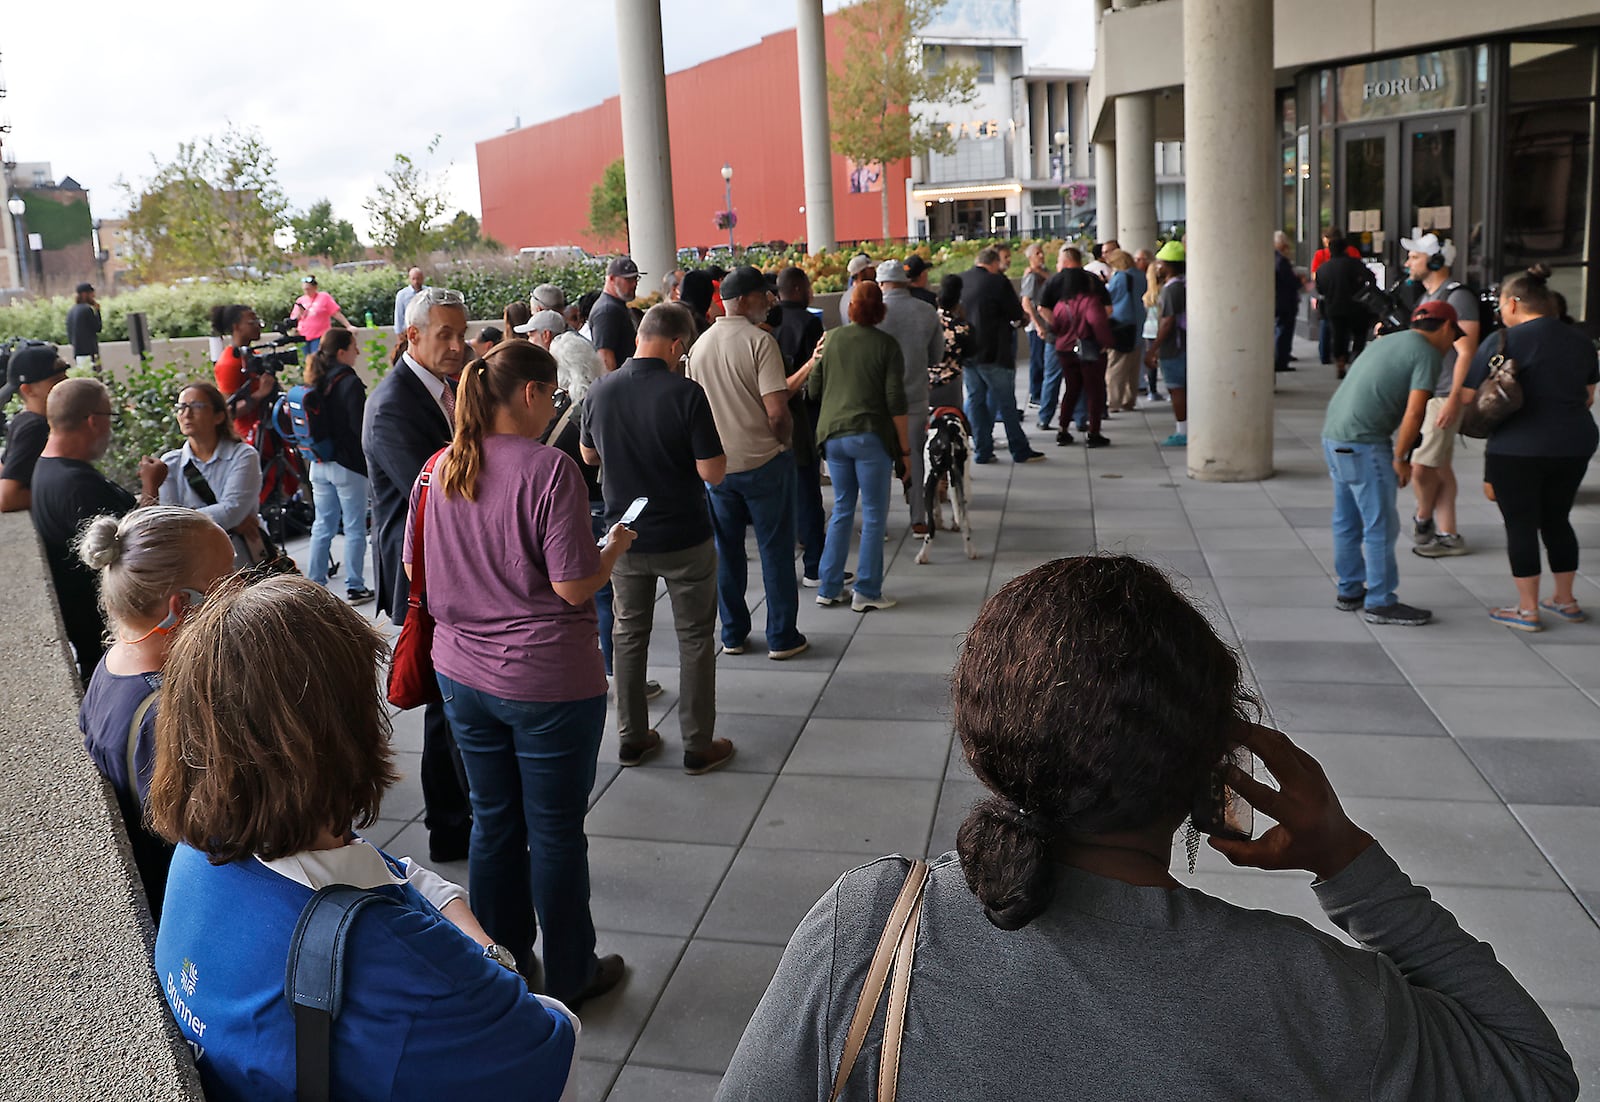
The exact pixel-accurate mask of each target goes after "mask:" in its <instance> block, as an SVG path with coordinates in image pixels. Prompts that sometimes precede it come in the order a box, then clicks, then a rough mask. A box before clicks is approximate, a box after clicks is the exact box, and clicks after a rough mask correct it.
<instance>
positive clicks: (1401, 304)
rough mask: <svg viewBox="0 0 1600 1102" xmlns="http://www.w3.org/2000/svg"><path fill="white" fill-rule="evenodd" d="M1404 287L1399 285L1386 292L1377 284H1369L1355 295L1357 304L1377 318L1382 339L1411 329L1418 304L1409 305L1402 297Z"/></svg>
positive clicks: (1379, 334) (1401, 284) (1402, 284)
mask: <svg viewBox="0 0 1600 1102" xmlns="http://www.w3.org/2000/svg"><path fill="white" fill-rule="evenodd" d="M1404 286H1405V284H1404V283H1399V284H1396V285H1395V286H1394V287H1393V288H1391V289H1389V290H1387V291H1385V290H1384V289H1383V288H1382V287H1379V286H1378V285H1377V284H1376V283H1369V284H1367V285H1366V286H1364V287H1362V288H1361V290H1359V291H1357V292H1356V294H1355V300H1356V302H1357V303H1358V304H1359V305H1360V306H1361V307H1362V308H1363V309H1365V310H1366V311H1367V312H1368V313H1369V314H1373V315H1375V316H1376V317H1377V319H1378V336H1380V337H1386V336H1388V335H1389V334H1390V333H1398V332H1399V331H1400V330H1402V329H1410V328H1411V311H1412V309H1413V307H1415V305H1416V303H1415V302H1412V303H1407V302H1406V300H1405V298H1403V297H1402V296H1401V295H1400V293H1399V292H1400V289H1401V288H1403V287H1404Z"/></svg>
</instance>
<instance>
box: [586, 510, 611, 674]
mask: <svg viewBox="0 0 1600 1102" xmlns="http://www.w3.org/2000/svg"><path fill="white" fill-rule="evenodd" d="M589 530H590V531H592V532H593V533H594V538H595V539H597V540H603V539H605V538H606V533H607V532H609V531H610V530H611V529H610V526H609V525H607V524H606V506H605V502H603V501H591V502H589ZM594 611H595V616H596V617H597V618H598V619H599V621H600V625H599V626H600V656H601V657H602V658H604V659H605V660H606V676H607V677H610V676H611V624H612V621H613V620H614V619H615V617H614V616H613V615H612V612H611V583H610V582H609V581H608V582H606V584H605V585H603V586H601V587H600V588H599V589H598V590H596V591H595V595H594Z"/></svg>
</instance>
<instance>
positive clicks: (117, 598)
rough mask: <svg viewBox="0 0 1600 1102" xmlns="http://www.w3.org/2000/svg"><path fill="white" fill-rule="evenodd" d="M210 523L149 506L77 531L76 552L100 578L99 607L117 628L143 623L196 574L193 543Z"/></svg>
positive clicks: (173, 508)
mask: <svg viewBox="0 0 1600 1102" xmlns="http://www.w3.org/2000/svg"><path fill="white" fill-rule="evenodd" d="M215 527H216V524H215V522H213V521H212V520H211V518H210V517H207V516H203V515H202V514H200V513H197V512H195V511H194V510H193V509H184V508H181V507H179V506H177V505H152V506H149V507H148V508H145V509H135V510H133V511H132V512H131V513H128V514H127V515H125V516H123V517H122V518H121V519H120V520H119V519H118V518H116V517H111V516H103V517H95V518H94V519H93V520H91V521H88V522H87V523H86V524H85V525H84V526H83V528H82V529H80V530H79V533H78V539H77V543H76V545H75V550H76V551H77V555H78V558H79V559H80V560H81V561H82V562H83V564H84V565H85V566H87V567H89V568H90V569H91V570H94V571H95V572H96V573H98V574H99V575H100V607H101V608H102V609H103V610H104V611H105V614H106V618H107V619H108V620H113V621H115V622H117V623H120V624H130V625H131V624H135V623H140V622H142V621H145V620H148V619H150V618H151V617H153V616H155V615H156V614H157V613H158V612H160V611H161V606H162V605H164V604H165V603H166V600H167V598H168V597H169V596H170V595H171V594H172V593H173V591H174V590H177V589H180V588H182V586H183V584H184V583H185V582H186V581H188V580H189V578H190V576H191V574H192V573H193V571H194V569H195V545H196V541H197V540H198V539H199V537H200V536H201V535H203V534H204V533H205V532H206V531H208V530H210V529H212V528H215Z"/></svg>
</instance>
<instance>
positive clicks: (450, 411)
mask: <svg viewBox="0 0 1600 1102" xmlns="http://www.w3.org/2000/svg"><path fill="white" fill-rule="evenodd" d="M441 401H442V402H443V403H444V415H445V418H446V419H447V420H448V421H449V422H450V427H451V428H452V429H454V428H455V427H456V392H455V391H453V390H451V389H450V384H449V383H445V384H444V394H443V396H442V398H441Z"/></svg>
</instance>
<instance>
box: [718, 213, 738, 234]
mask: <svg viewBox="0 0 1600 1102" xmlns="http://www.w3.org/2000/svg"><path fill="white" fill-rule="evenodd" d="M712 220H713V221H714V222H716V224H717V229H719V230H731V229H733V227H735V226H737V225H738V224H739V212H738V211H736V210H719V211H717V213H716V216H715V217H714V218H713V219H712Z"/></svg>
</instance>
